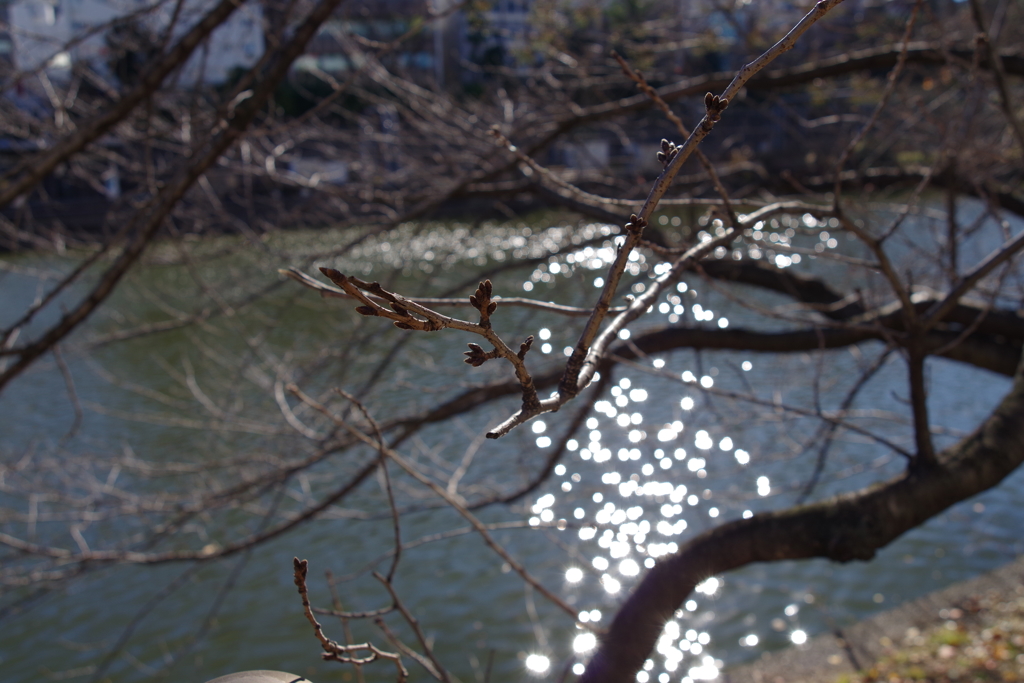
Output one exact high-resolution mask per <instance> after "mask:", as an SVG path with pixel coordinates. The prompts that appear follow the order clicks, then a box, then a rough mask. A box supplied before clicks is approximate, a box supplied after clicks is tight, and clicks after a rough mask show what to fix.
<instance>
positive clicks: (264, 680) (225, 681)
mask: <svg viewBox="0 0 1024 683" xmlns="http://www.w3.org/2000/svg"><path fill="white" fill-rule="evenodd" d="M207 683H313V682H312V681H310V680H309V679H308V678H306V677H305V676H298V675H296V674H290V673H285V672H284V671H266V670H260V671H239V672H238V673H233V674H228V675H227V676H221V677H220V678H215V679H213V680H212V681H207Z"/></svg>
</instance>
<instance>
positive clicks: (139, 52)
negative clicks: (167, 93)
mask: <svg viewBox="0 0 1024 683" xmlns="http://www.w3.org/2000/svg"><path fill="white" fill-rule="evenodd" d="M212 5H213V0H186V1H185V2H184V3H183V5H182V7H181V11H180V12H179V13H178V15H177V16H175V15H174V11H175V4H174V3H156V2H152V1H151V0H13V1H9V2H8V3H7V4H6V10H7V12H6V13H7V17H8V21H7V24H8V32H7V36H6V39H7V41H8V42H9V47H8V50H9V55H10V56H9V59H10V61H11V63H12V66H13V67H14V68H15V69H17V70H19V71H34V70H36V69H39V68H44V69H45V70H46V73H47V74H48V75H49V76H50V77H51V78H52V77H56V78H61V77H63V76H65V75H66V74H68V73H70V69H71V67H72V66H73V65H74V64H76V63H85V64H87V65H88V66H89V67H90V68H92V69H93V70H94V71H95V72H96V73H98V74H100V75H101V76H103V77H106V78H108V79H110V80H114V79H115V78H119V77H120V78H122V80H123V77H124V76H125V75H126V74H125V73H121V72H120V70H121V69H122V67H124V63H125V61H127V62H129V63H130V62H132V61H133V59H134V61H135V62H136V63H137V64H138V65H141V63H142V62H144V61H145V57H146V56H147V52H149V53H152V52H153V51H155V50H157V49H159V45H160V44H161V42H162V41H163V38H164V36H166V35H167V33H168V29H170V36H169V37H170V39H171V40H172V41H173V40H175V39H177V38H179V37H181V36H182V35H184V34H185V33H186V32H188V31H189V29H191V28H192V27H193V26H194V25H195V24H196V23H197V22H198V21H199V20H200V19H201V18H202V17H203V15H204V14H205V13H206V11H208V10H209V9H210V7H211V6H212ZM0 7H4V6H3V5H0ZM172 22H173V25H172ZM3 40H4V36H0V41H3ZM3 48H4V44H3V43H2V42H0V57H2V51H3ZM263 50H264V40H263V12H262V6H261V5H260V4H259V3H258V2H255V1H254V0H252V1H250V2H247V3H246V4H244V5H242V7H240V8H239V9H237V10H236V11H235V12H234V13H233V14H232V15H231V17H230V18H229V19H228V20H227V21H226V22H224V23H223V24H222V25H221V26H219V27H218V28H217V29H216V30H215V31H214V32H213V34H212V35H211V36H210V39H209V40H207V41H206V43H205V44H204V45H203V46H202V47H200V48H199V49H198V50H196V52H195V53H194V54H193V55H192V57H191V59H190V60H189V61H188V63H187V64H186V65H185V67H184V68H183V69H182V70H181V72H180V73H179V75H178V77H177V82H178V84H179V85H182V86H186V87H189V86H193V85H195V84H197V83H206V84H219V83H223V82H224V81H226V80H227V79H228V78H229V77H230V76H231V74H232V72H233V71H234V70H235V69H238V68H245V67H249V66H252V65H253V64H255V63H256V60H258V59H259V57H260V55H262V54H263Z"/></svg>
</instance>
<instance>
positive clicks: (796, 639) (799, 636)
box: [789, 629, 807, 645]
mask: <svg viewBox="0 0 1024 683" xmlns="http://www.w3.org/2000/svg"><path fill="white" fill-rule="evenodd" d="M789 639H790V640H792V641H793V644H794V645H803V644H804V643H806V642H807V634H806V633H805V632H804V631H801V630H800V629H797V630H796V631H793V632H792V633H790V634H789Z"/></svg>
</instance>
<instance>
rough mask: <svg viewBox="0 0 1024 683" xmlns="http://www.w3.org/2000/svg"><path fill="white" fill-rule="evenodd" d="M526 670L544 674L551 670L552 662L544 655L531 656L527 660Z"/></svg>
mask: <svg viewBox="0 0 1024 683" xmlns="http://www.w3.org/2000/svg"><path fill="white" fill-rule="evenodd" d="M526 668H527V669H528V670H529V671H530V673H533V674H542V673H545V672H546V671H547V670H548V669H550V668H551V660H550V659H549V658H547V657H545V656H544V655H530V656H528V657H527V658H526Z"/></svg>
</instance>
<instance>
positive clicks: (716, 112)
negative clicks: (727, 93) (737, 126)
mask: <svg viewBox="0 0 1024 683" xmlns="http://www.w3.org/2000/svg"><path fill="white" fill-rule="evenodd" d="M728 106H729V98H728V97H726V98H720V97H719V96H718V95H715V94H714V93H708V94H707V95H705V96H704V110H705V111H706V112H707V114H708V120H710V121H711V122H712V123H718V120H719V119H721V118H722V112H723V111H725V108H726V107H728Z"/></svg>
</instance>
